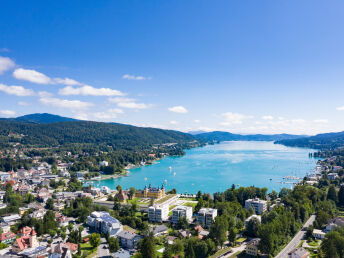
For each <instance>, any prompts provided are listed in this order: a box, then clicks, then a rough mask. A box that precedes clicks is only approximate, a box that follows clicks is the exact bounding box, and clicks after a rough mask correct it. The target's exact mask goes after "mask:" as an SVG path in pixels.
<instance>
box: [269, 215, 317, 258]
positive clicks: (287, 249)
mask: <svg viewBox="0 0 344 258" xmlns="http://www.w3.org/2000/svg"><path fill="white" fill-rule="evenodd" d="M314 220H315V215H312V216H310V217H309V219H308V220H307V221H306V223H305V224H304V225H303V228H307V227H308V226H310V225H311V224H313V222H314ZM305 235H306V231H302V229H301V230H300V231H299V232H297V234H296V235H295V237H294V238H293V239H292V240H291V241H290V242H289V244H288V245H287V246H286V247H285V248H284V249H283V250H282V251H281V252H280V253H279V254H278V255H277V256H276V257H275V258H286V257H288V253H289V252H291V251H292V250H293V249H295V248H296V247H297V246H298V245H299V244H300V242H301V240H302V239H303V238H304V236H305Z"/></svg>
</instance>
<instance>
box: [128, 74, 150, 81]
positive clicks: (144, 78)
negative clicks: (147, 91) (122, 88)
mask: <svg viewBox="0 0 344 258" xmlns="http://www.w3.org/2000/svg"><path fill="white" fill-rule="evenodd" d="M122 79H125V80H136V81H143V80H150V79H151V77H144V76H136V75H131V74H124V75H123V76H122Z"/></svg>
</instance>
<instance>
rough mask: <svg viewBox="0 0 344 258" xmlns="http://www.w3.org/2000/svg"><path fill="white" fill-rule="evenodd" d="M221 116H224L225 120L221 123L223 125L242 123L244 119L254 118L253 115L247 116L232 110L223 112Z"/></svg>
mask: <svg viewBox="0 0 344 258" xmlns="http://www.w3.org/2000/svg"><path fill="white" fill-rule="evenodd" d="M221 116H222V117H223V118H224V121H223V122H222V123H221V125H223V126H230V125H238V124H242V123H243V121H244V120H247V119H251V118H253V116H247V115H243V114H239V113H232V112H226V113H222V114H221Z"/></svg>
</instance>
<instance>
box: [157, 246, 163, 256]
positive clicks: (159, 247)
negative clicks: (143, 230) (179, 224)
mask: <svg viewBox="0 0 344 258" xmlns="http://www.w3.org/2000/svg"><path fill="white" fill-rule="evenodd" d="M161 248H164V245H155V251H156V254H157V256H158V257H162V253H160V252H158V250H160V249H161Z"/></svg>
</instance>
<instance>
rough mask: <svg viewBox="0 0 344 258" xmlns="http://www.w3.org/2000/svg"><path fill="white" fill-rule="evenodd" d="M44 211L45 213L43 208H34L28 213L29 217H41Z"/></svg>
mask: <svg viewBox="0 0 344 258" xmlns="http://www.w3.org/2000/svg"><path fill="white" fill-rule="evenodd" d="M45 213H47V211H46V210H45V209H39V210H36V211H34V212H32V213H31V214H30V215H29V218H35V219H43V218H44V215H45Z"/></svg>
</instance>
